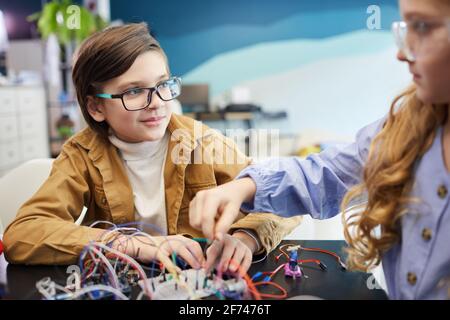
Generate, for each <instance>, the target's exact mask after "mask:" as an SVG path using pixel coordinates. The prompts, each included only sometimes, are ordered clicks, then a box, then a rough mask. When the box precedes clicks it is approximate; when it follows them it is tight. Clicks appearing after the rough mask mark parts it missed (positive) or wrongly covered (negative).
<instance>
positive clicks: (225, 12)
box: [111, 0, 398, 75]
mask: <svg viewBox="0 0 450 320" xmlns="http://www.w3.org/2000/svg"><path fill="white" fill-rule="evenodd" d="M374 4H375V5H378V6H379V7H380V8H381V12H382V20H381V22H382V25H381V27H382V30H388V29H389V28H390V25H391V23H392V21H393V20H397V19H398V6H397V1H396V0H378V1H376V2H375V3H374V1H366V0H339V1H336V0H324V1H312V0H280V1H273V0H214V1H207V0H190V1H183V0H172V1H145V0H133V1H132V2H126V1H119V0H111V19H122V20H123V21H125V22H140V21H146V22H147V23H148V24H149V26H150V27H151V28H152V32H153V34H154V35H155V36H156V37H157V38H158V39H159V41H160V42H161V44H162V46H163V47H164V49H165V50H166V52H167V54H168V56H169V59H170V62H171V68H172V71H173V72H174V73H176V74H179V75H183V74H185V73H187V72H188V71H191V70H192V69H194V68H195V67H196V66H198V65H199V64H201V63H203V62H204V61H206V60H208V59H210V58H212V57H214V56H216V55H218V54H220V53H224V52H228V51H232V50H236V49H239V48H243V47H247V46H250V45H254V44H258V43H263V42H272V41H280V40H289V39H299V38H300V39H321V38H327V37H332V36H336V35H339V34H343V33H347V32H351V31H355V30H361V29H366V20H367V17H368V14H367V8H368V7H369V6H370V5H374Z"/></svg>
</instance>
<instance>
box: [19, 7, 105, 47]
mask: <svg viewBox="0 0 450 320" xmlns="http://www.w3.org/2000/svg"><path fill="white" fill-rule="evenodd" d="M27 20H28V21H37V28H38V30H39V33H40V34H41V37H42V38H43V39H47V38H48V37H49V36H50V35H51V34H54V35H56V37H57V38H58V41H59V43H60V44H61V45H66V44H69V43H70V42H72V41H75V42H77V43H80V42H81V41H83V40H84V39H85V38H87V37H88V36H89V35H90V34H92V33H93V32H95V31H98V30H101V29H103V28H105V27H106V26H107V22H106V21H105V20H103V19H102V18H101V17H100V16H99V15H94V14H92V13H91V12H90V11H89V10H87V9H86V8H85V7H83V6H79V5H77V4H74V3H73V2H72V0H61V1H59V0H52V1H50V2H47V3H46V4H45V5H44V7H43V8H42V11H41V12H36V13H34V14H32V15H31V16H29V17H28V19H27Z"/></svg>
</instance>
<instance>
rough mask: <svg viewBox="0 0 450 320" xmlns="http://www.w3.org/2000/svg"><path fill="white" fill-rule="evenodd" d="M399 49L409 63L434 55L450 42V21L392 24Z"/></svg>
mask: <svg viewBox="0 0 450 320" xmlns="http://www.w3.org/2000/svg"><path fill="white" fill-rule="evenodd" d="M392 32H393V34H394V38H395V42H396V44H397V47H398V49H399V50H400V51H402V52H403V54H404V55H405V56H406V58H407V59H408V61H411V62H414V61H416V60H417V58H419V57H421V56H424V55H427V54H432V53H433V52H436V50H439V48H440V47H441V45H442V43H444V41H445V42H448V41H450V20H444V21H442V20H441V21H422V20H412V21H408V22H405V21H398V22H394V23H393V24H392Z"/></svg>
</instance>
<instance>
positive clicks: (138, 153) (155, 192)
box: [109, 132, 169, 235]
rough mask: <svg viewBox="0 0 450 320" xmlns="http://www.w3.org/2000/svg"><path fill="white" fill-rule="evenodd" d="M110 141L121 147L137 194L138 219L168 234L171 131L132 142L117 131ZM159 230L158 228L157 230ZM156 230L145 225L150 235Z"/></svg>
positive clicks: (134, 192) (156, 232)
mask: <svg viewBox="0 0 450 320" xmlns="http://www.w3.org/2000/svg"><path fill="white" fill-rule="evenodd" d="M109 141H110V142H111V143H112V144H113V145H114V146H115V147H117V148H118V149H119V153H120V155H121V157H122V160H123V163H124V166H125V169H126V172H127V174H128V179H129V181H130V183H131V188H132V190H133V196H134V207H135V217H136V221H141V222H144V223H145V224H152V225H154V226H156V227H157V228H159V229H160V230H161V231H162V234H167V217H166V201H165V191H164V164H165V159H166V154H167V147H168V142H169V133H168V132H166V134H165V135H164V137H163V138H162V139H160V140H158V141H144V142H139V143H129V142H125V141H122V140H120V139H119V138H117V137H116V136H115V135H114V134H112V135H110V136H109ZM156 230H158V229H156ZM156 230H151V228H145V231H146V232H148V233H150V234H154V235H156V234H158V233H159V232H158V231H156Z"/></svg>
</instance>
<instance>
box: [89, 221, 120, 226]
mask: <svg viewBox="0 0 450 320" xmlns="http://www.w3.org/2000/svg"><path fill="white" fill-rule="evenodd" d="M100 223H104V224H109V225H111V226H113V227H114V228H117V226H116V225H115V224H114V223H112V222H111V221H107V220H98V221H95V222H93V223H92V224H91V225H90V226H89V227H90V228H93V227H94V226H96V225H98V224H100Z"/></svg>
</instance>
